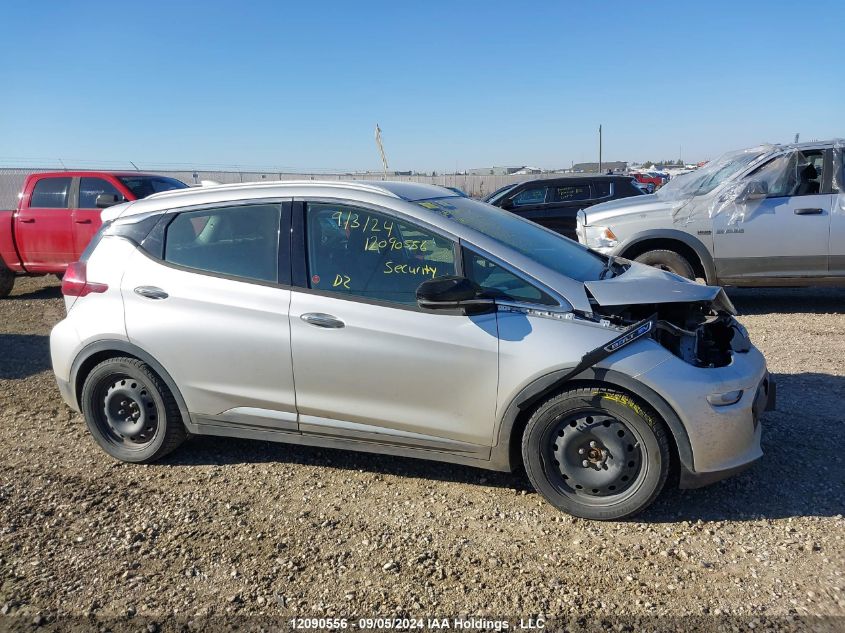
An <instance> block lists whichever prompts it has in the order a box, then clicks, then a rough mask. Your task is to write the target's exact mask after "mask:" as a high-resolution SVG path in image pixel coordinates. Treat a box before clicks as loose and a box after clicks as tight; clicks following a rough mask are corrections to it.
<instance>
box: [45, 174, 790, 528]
mask: <svg viewBox="0 0 845 633" xmlns="http://www.w3.org/2000/svg"><path fill="white" fill-rule="evenodd" d="M103 220H104V224H103V228H102V230H101V231H100V233H99V234H98V235H97V236H96V237H95V238H94V240H93V241H92V242H91V244H90V245H89V247H88V248H87V250H86V252H85V253H84V255H83V257H82V259H81V261H79V262H77V263H76V264H73V265H72V266H71V267H70V268H69V269H68V271H67V274H66V275H65V277H64V280H63V283H62V290H63V293H64V295H65V301H66V307H67V317H66V318H65V319H64V320H63V321H61V322H60V323H59V324H58V325H56V327H55V328H54V329H53V332H52V334H51V337H50V346H51V353H52V361H53V368H54V371H55V374H56V379H57V381H58V385H59V388H60V390H61V392H62V395H63V397H64V399H65V401H66V402H67V403H68V404H69V405H70V406H71V407H73V408H74V409H76V410H77V411H81V412H82V413H83V415H84V417H85V420H86V422H87V425H88V428H89V430H90V432H91V434H92V435H93V436H94V439H95V440H96V441H97V443H98V444H99V445H100V446H101V447H102V448H103V449H104V450H105V451H106V452H107V453H108V454H109V455H111V456H113V457H115V458H117V459H119V460H123V461H127V462H136V463H144V462H151V461H154V460H157V459H160V458H161V457H163V456H164V455H166V454H167V453H169V452H170V451H172V450H174V449H175V448H176V447H177V446H179V445H180V444H181V443H182V441H183V440H185V438H186V437H188V436H189V435H192V434H193V435H200V434H206V435H220V436H227V437H245V438H255V439H262V440H272V441H280V442H288V443H292V444H305V445H311V446H325V447H332V448H347V449H354V450H360V451H368V452H374V453H386V454H390V455H402V456H409V457H418V458H424V459H433V460H440V461H444V462H454V463H459V464H466V465H471V466H477V467H481V468H488V469H492V470H500V471H511V470H514V469H516V468H517V467H519V466H524V468H525V470H526V471H527V474H528V477H529V478H530V480H531V482H532V483H533V485H534V486H535V487H536V489H537V490H538V491H539V492H540V493H541V494H542V495H543V496H544V497H545V498H546V499H547V500H548V501H549V502H550V503H552V504H553V505H554V506H556V507H558V508H560V509H561V510H564V511H566V512H569V513H571V514H574V515H577V516H580V517H587V518H593V519H618V518H621V517H625V516H628V515H630V514H633V513H635V512H638V511H640V510H642V509H643V508H645V507H646V506H648V505H649V504H650V503H651V502H652V501H653V500H654V499H655V497H657V495H658V493H659V492H660V490H661V488H662V487H663V485H664V483H665V482H666V480H667V477H668V476H669V473H670V472H673V473H676V474H677V476H678V479H679V484H680V486H682V487H696V486H700V485H704V484H707V483H710V482H713V481H716V480H718V479H721V478H723V477H726V476H728V475H730V474H733V473H736V472H737V471H739V470H741V469H743V468H744V467H746V466H748V465H749V464H751V463H752V462H754V461H755V460H757V459H758V458H759V457H760V456H761V455H762V452H761V450H760V424H759V419H760V415H761V414H762V412H763V410H765V409H766V407H767V406H771V405H772V404H773V401H774V383H773V382H772V380H771V378H770V377H769V374H768V372H767V371H766V364H765V361H764V359H763V356H762V355H761V354H760V352H759V351H758V350H757V349H756V348H755V347H754V346H753V345H751V343H750V342H749V340H748V336H747V333H746V331H745V330H744V328H743V327H742V326H741V325H740V324H738V323H737V322H736V321H735V320H734V318H733V317H732V316H731V314H732V313H733V307H732V306H731V304H730V301H729V300H728V298H727V297H726V296H725V294H724V292H723V291H722V290H721V289H720V288H718V287H711V286H704V285H700V284H696V283H693V282H690V281H687V280H685V279H682V278H681V277H678V276H676V275H674V274H671V273H668V272H665V271H661V270H657V269H654V268H651V267H648V266H645V265H640V264H636V263H631V262H629V261H627V260H621V259H615V258H612V257H610V258H609V257H606V256H604V255H601V254H598V253H595V252H593V251H590V250H588V249H587V248H586V247H584V246H581V245H580V244H577V243H576V242H573V241H571V240H569V239H567V238H564V237H561V236H559V235H558V234H556V233H553V232H551V231H549V230H547V229H544V228H542V227H540V226H538V225H536V224H533V223H531V222H529V221H527V220H523V219H521V218H519V217H517V216H515V215H512V214H510V213H509V212H507V211H503V210H501V209H499V208H497V207H493V206H490V205H487V204H484V203H482V202H477V201H475V200H471V199H468V198H464V197H460V196H457V195H455V194H454V193H453V192H451V191H449V190H447V189H444V188H441V187H436V186H429V185H419V184H415V183H400V182H383V183H365V182H345V183H341V182H313V181H312V182H289V183H272V184H271V183H267V184H243V185H231V186H219V187H209V188H202V189H190V190H182V191H177V192H168V193H163V194H157V195H154V196H152V197H150V198H146V199H144V200H139V201H137V202H129V203H124V204H120V205H117V206H114V207H111V208H109V209H106V210H105V211H104V212H103Z"/></svg>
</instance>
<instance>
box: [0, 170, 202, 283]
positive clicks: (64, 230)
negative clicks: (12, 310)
mask: <svg viewBox="0 0 845 633" xmlns="http://www.w3.org/2000/svg"><path fill="white" fill-rule="evenodd" d="M187 186H188V185H186V184H185V183H183V182H181V181H180V180H176V179H175V178H168V177H166V176H158V175H155V174H144V173H140V172H102V171H61V172H51V173H43V174H32V175H30V176H28V177H27V179H26V182H25V183H24V187H23V192H21V194H20V201H19V202H18V208H17V209H16V210H8V211H0V298H2V297H5V296H7V295H8V294H9V293H10V292H11V291H12V287H13V286H14V284H15V277H16V276H18V275H44V274H48V273H54V274H57V275H62V274H63V273H64V272H65V269H66V268H67V266H68V264H70V263H72V262H75V261H76V260H78V259H79V256H80V255H81V254H82V251H83V250H85V247H86V246H87V245H88V242H89V241H90V240H91V238H92V237H93V236H94V234H95V233H96V232H97V231H98V230H99V228H100V224H101V221H100V212H101V211H102V210H103V209H104V208H106V207H109V206H112V205H114V204H118V203H120V202H126V201H129V200H138V199H140V198H146V197H147V196H149V195H152V194H154V193H158V192H159V191H169V190H171V189H184V188H185V187H187Z"/></svg>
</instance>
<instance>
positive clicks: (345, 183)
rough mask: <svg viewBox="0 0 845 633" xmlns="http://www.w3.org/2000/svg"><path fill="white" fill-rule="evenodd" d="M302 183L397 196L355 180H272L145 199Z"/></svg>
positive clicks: (165, 193)
mask: <svg viewBox="0 0 845 633" xmlns="http://www.w3.org/2000/svg"><path fill="white" fill-rule="evenodd" d="M303 185H310V186H315V187H337V188H338V189H357V190H359V191H370V192H372V193H379V194H382V195H386V196H390V197H391V198H398V197H399V196H397V195H396V194H395V193H393V192H392V191H389V190H388V189H385V188H384V187H379V186H377V185H372V184H369V183H367V184H365V183H362V182H359V181H355V180H273V181H270V182H235V183H229V184H225V185H208V186H205V187H187V188H185V189H171V190H169V191H159V192H158V193H154V194H152V195H150V196H147V197H146V198H145V199H146V200H151V199H156V200H157V199H159V198H170V197H179V196H182V195H188V194H191V193H198V192H200V191H208V190H213V191H218V190H220V189H225V190H232V189H234V190H237V189H271V188H274V187H287V186H292V187H302V186H303Z"/></svg>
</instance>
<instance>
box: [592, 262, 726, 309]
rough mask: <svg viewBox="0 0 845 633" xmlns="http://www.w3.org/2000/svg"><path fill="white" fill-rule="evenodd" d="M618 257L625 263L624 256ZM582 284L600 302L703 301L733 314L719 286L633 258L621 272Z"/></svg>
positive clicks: (619, 303)
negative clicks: (640, 262)
mask: <svg viewBox="0 0 845 633" xmlns="http://www.w3.org/2000/svg"><path fill="white" fill-rule="evenodd" d="M621 261H623V262H624V263H625V264H626V265H628V264H629V262H628V261H627V260H621ZM584 287H585V288H586V289H587V291H588V292H589V293H590V294H591V295H592V296H593V298H594V299H595V300H596V302H597V303H598V304H599V305H602V306H620V305H638V304H646V303H688V302H696V301H707V302H712V303H713V304H714V306H715V307H717V308H719V309H722V310H726V311H728V312H730V313H731V314H736V310H735V309H734V307H733V304H732V303H731V301H730V299H728V296H727V295H726V294H725V291H724V290H723V289H722V288H721V287H720V286H706V285H704V284H699V283H696V282H694V281H689V280H687V279H684V278H683V277H679V276H678V275H675V274H673V273H670V272H666V271H665V270H660V269H658V268H653V267H652V266H646V265H645V264H638V263H636V262H630V267H629V268H628V270H626V271H625V272H623V273H622V274H621V275H617V276H616V277H612V278H609V279H602V280H596V281H585V282H584Z"/></svg>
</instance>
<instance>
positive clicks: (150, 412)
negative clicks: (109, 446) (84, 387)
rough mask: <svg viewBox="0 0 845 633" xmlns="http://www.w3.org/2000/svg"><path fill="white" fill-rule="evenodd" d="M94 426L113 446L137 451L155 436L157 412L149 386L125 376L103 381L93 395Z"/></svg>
mask: <svg viewBox="0 0 845 633" xmlns="http://www.w3.org/2000/svg"><path fill="white" fill-rule="evenodd" d="M94 406H95V407H96V417H97V423H98V426H99V427H100V430H101V431H102V432H103V435H105V436H106V438H107V439H108V440H109V441H110V442H112V443H113V444H117V445H121V446H123V447H124V448H128V449H141V448H144V447H145V446H147V445H149V444H150V443H151V442H152V441H153V440H154V439H155V437H156V435H157V433H158V428H159V411H158V407H157V405H156V402H155V400H154V399H153V396H152V393H151V392H150V389H149V387H147V385H146V384H144V382H143V381H141V380H138V379H137V378H133V377H131V376H126V375H111V376H107V377H106V378H104V379H103V380H102V381H101V382H100V384H99V385H98V388H97V389H96V392H95V394H94Z"/></svg>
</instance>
